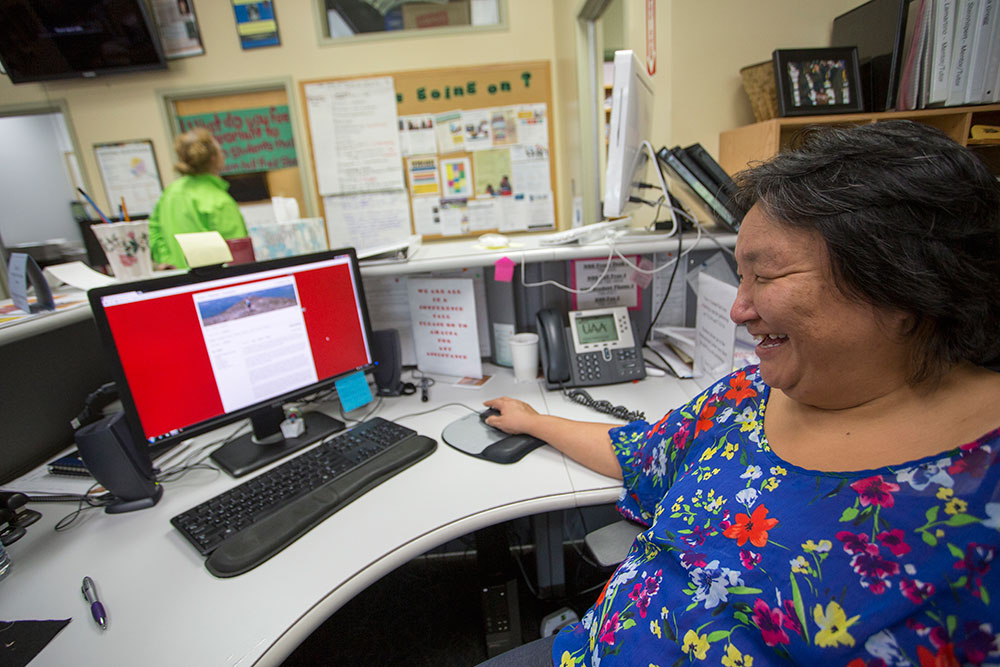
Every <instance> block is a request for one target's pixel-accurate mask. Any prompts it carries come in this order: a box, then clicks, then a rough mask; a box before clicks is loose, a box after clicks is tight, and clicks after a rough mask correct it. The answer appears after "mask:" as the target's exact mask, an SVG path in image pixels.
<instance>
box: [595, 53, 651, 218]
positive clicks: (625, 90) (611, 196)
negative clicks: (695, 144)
mask: <svg viewBox="0 0 1000 667" xmlns="http://www.w3.org/2000/svg"><path fill="white" fill-rule="evenodd" d="M652 126H653V84H652V82H651V81H650V79H649V76H648V75H647V74H646V71H645V69H644V68H643V66H642V64H641V63H640V62H639V59H638V58H636V56H635V53H633V52H632V51H629V50H622V51H615V60H614V81H613V83H612V90H611V124H610V125H609V127H608V161H607V170H606V172H605V180H604V217H605V218H607V219H611V218H620V217H622V216H623V215H626V214H627V213H628V211H629V210H631V209H632V208H634V206H633V203H632V202H630V201H629V198H630V197H631V196H632V195H638V194H639V193H638V191H637V190H634V187H633V184H634V183H635V182H637V181H641V180H642V176H643V173H644V172H645V167H646V164H647V161H648V159H649V158H650V155H648V154H647V151H646V150H645V149H644V148H643V142H648V141H649V135H650V133H651V132H652Z"/></svg>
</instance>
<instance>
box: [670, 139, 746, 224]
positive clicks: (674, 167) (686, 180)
mask: <svg viewBox="0 0 1000 667" xmlns="http://www.w3.org/2000/svg"><path fill="white" fill-rule="evenodd" d="M680 151H681V149H680V147H677V148H674V149H669V148H667V147H666V146H663V147H662V148H660V150H659V151H657V153H656V157H657V159H658V160H659V162H660V164H661V165H663V166H665V167H667V168H668V170H669V171H670V172H671V173H673V174H674V175H676V179H675V181H676V182H678V183H679V184H680V185H681V188H682V189H684V190H686V191H687V194H688V195H689V196H690V197H692V198H693V199H695V200H700V201H702V202H704V203H705V204H706V208H707V209H708V210H709V212H710V213H711V214H712V216H713V217H714V218H715V219H716V221H718V222H719V223H720V224H721V225H722V226H724V227H726V228H727V229H729V230H730V231H733V232H735V231H738V230H739V225H740V222H741V221H742V216H740V217H739V218H737V217H736V216H735V215H733V213H732V212H731V211H730V210H729V209H728V208H727V207H726V206H725V204H723V203H722V201H721V200H720V199H719V198H718V197H717V196H716V195H715V194H714V193H713V190H714V188H713V189H710V188H709V187H707V186H706V185H705V184H704V183H703V182H702V181H700V180H698V178H697V177H696V176H695V175H694V174H693V173H692V172H691V170H690V169H689V168H688V167H687V166H685V164H684V163H683V162H682V161H681V159H680V157H679V156H678V154H677V153H678V152H680Z"/></svg>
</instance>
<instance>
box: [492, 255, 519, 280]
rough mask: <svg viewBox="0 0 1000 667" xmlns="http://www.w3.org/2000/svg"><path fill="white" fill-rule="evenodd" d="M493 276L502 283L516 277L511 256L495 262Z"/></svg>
mask: <svg viewBox="0 0 1000 667" xmlns="http://www.w3.org/2000/svg"><path fill="white" fill-rule="evenodd" d="M493 278H494V279H495V280H497V281H499V282H502V283H509V282H510V281H511V280H513V279H514V261H513V260H512V259H511V258H510V257H501V258H500V259H498V260H497V261H496V263H495V264H493Z"/></svg>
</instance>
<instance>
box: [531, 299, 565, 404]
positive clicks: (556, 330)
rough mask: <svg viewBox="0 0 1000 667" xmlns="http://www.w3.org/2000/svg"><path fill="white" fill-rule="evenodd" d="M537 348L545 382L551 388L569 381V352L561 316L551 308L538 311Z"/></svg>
mask: <svg viewBox="0 0 1000 667" xmlns="http://www.w3.org/2000/svg"><path fill="white" fill-rule="evenodd" d="M537 319H538V342H539V345H538V348H539V355H540V356H541V358H542V369H543V370H544V371H545V381H546V383H547V384H548V385H549V386H550V387H551V386H558V385H559V383H562V382H568V381H569V379H570V367H569V350H568V349H567V344H566V332H565V327H564V325H563V322H562V316H560V315H559V313H558V312H556V311H555V310H552V309H551V308H545V309H543V310H539V311H538V316H537Z"/></svg>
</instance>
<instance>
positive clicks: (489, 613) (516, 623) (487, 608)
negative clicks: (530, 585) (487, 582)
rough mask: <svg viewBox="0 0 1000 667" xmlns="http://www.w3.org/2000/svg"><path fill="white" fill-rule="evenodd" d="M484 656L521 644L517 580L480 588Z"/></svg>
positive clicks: (497, 653)
mask: <svg viewBox="0 0 1000 667" xmlns="http://www.w3.org/2000/svg"><path fill="white" fill-rule="evenodd" d="M482 601H483V621H484V624H485V628H486V656H487V657H490V658H492V657H493V656H495V655H499V654H500V653H503V652H504V651H507V650H510V649H512V648H514V647H515V646H520V645H521V612H520V610H519V608H518V602H517V580H516V579H509V580H508V581H506V582H504V583H500V584H494V585H492V586H484V587H483V589H482Z"/></svg>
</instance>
